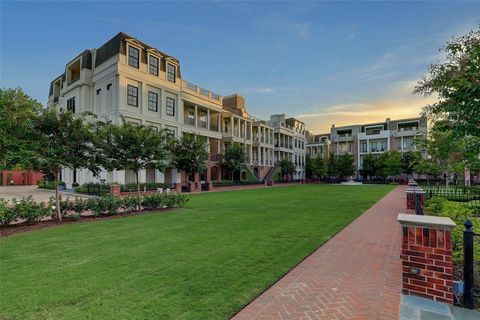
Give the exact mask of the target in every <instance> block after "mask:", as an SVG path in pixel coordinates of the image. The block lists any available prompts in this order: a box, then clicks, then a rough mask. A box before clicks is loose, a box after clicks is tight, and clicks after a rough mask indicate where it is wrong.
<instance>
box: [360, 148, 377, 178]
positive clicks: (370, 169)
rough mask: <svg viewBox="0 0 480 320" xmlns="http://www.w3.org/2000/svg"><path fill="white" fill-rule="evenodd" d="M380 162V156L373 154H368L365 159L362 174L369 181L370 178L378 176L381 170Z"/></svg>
mask: <svg viewBox="0 0 480 320" xmlns="http://www.w3.org/2000/svg"><path fill="white" fill-rule="evenodd" d="M379 167H380V161H379V159H378V156H377V155H375V154H372V153H367V154H366V155H365V156H364V157H363V162H362V169H360V174H361V175H362V176H363V177H364V178H367V179H370V177H374V176H378V175H379V170H380V168H379Z"/></svg>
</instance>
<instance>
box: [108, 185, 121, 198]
mask: <svg viewBox="0 0 480 320" xmlns="http://www.w3.org/2000/svg"><path fill="white" fill-rule="evenodd" d="M110 194H111V195H112V196H117V197H118V196H120V185H119V184H111V185H110Z"/></svg>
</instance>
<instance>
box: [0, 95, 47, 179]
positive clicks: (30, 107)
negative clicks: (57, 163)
mask: <svg viewBox="0 0 480 320" xmlns="http://www.w3.org/2000/svg"><path fill="white" fill-rule="evenodd" d="M42 110H43V107H42V105H41V104H40V103H39V102H38V101H37V100H35V99H32V98H30V97H29V96H28V95H27V94H25V93H24V92H23V91H22V89H20V88H16V89H0V170H2V169H14V168H29V167H31V165H32V162H31V160H32V159H34V158H35V157H34V149H33V148H32V144H33V143H35V142H36V138H35V135H34V134H33V119H34V118H35V117H36V116H38V115H39V113H40V112H41V111H42Z"/></svg>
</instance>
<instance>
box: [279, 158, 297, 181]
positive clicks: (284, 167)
mask: <svg viewBox="0 0 480 320" xmlns="http://www.w3.org/2000/svg"><path fill="white" fill-rule="evenodd" d="M279 165H280V171H281V172H282V177H283V178H285V177H287V179H288V180H290V179H291V176H292V175H293V174H294V173H295V171H296V168H295V164H294V163H293V161H292V160H290V159H287V158H285V159H282V160H281V161H280V163H279Z"/></svg>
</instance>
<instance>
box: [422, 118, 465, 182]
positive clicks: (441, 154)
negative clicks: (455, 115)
mask: <svg viewBox="0 0 480 320" xmlns="http://www.w3.org/2000/svg"><path fill="white" fill-rule="evenodd" d="M465 143H466V141H465V139H462V138H458V137H457V136H456V135H455V133H454V131H453V130H451V129H450V128H449V127H448V126H447V127H445V126H444V125H443V124H441V123H438V124H436V125H435V126H434V127H433V128H432V130H431V131H430V134H429V136H427V137H423V138H419V139H418V140H417V144H418V145H419V147H420V148H421V150H422V151H423V152H424V153H426V154H428V156H429V157H430V158H429V160H430V161H432V162H433V163H434V164H436V165H437V166H438V167H439V168H440V171H441V172H442V173H443V174H444V175H445V176H446V179H445V186H446V188H447V189H448V182H449V177H450V175H451V174H452V173H454V172H457V173H458V171H459V170H460V167H459V166H458V164H460V163H461V164H462V168H463V169H464V167H465ZM422 165H425V164H424V163H422ZM431 168H432V169H435V166H431Z"/></svg>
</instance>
